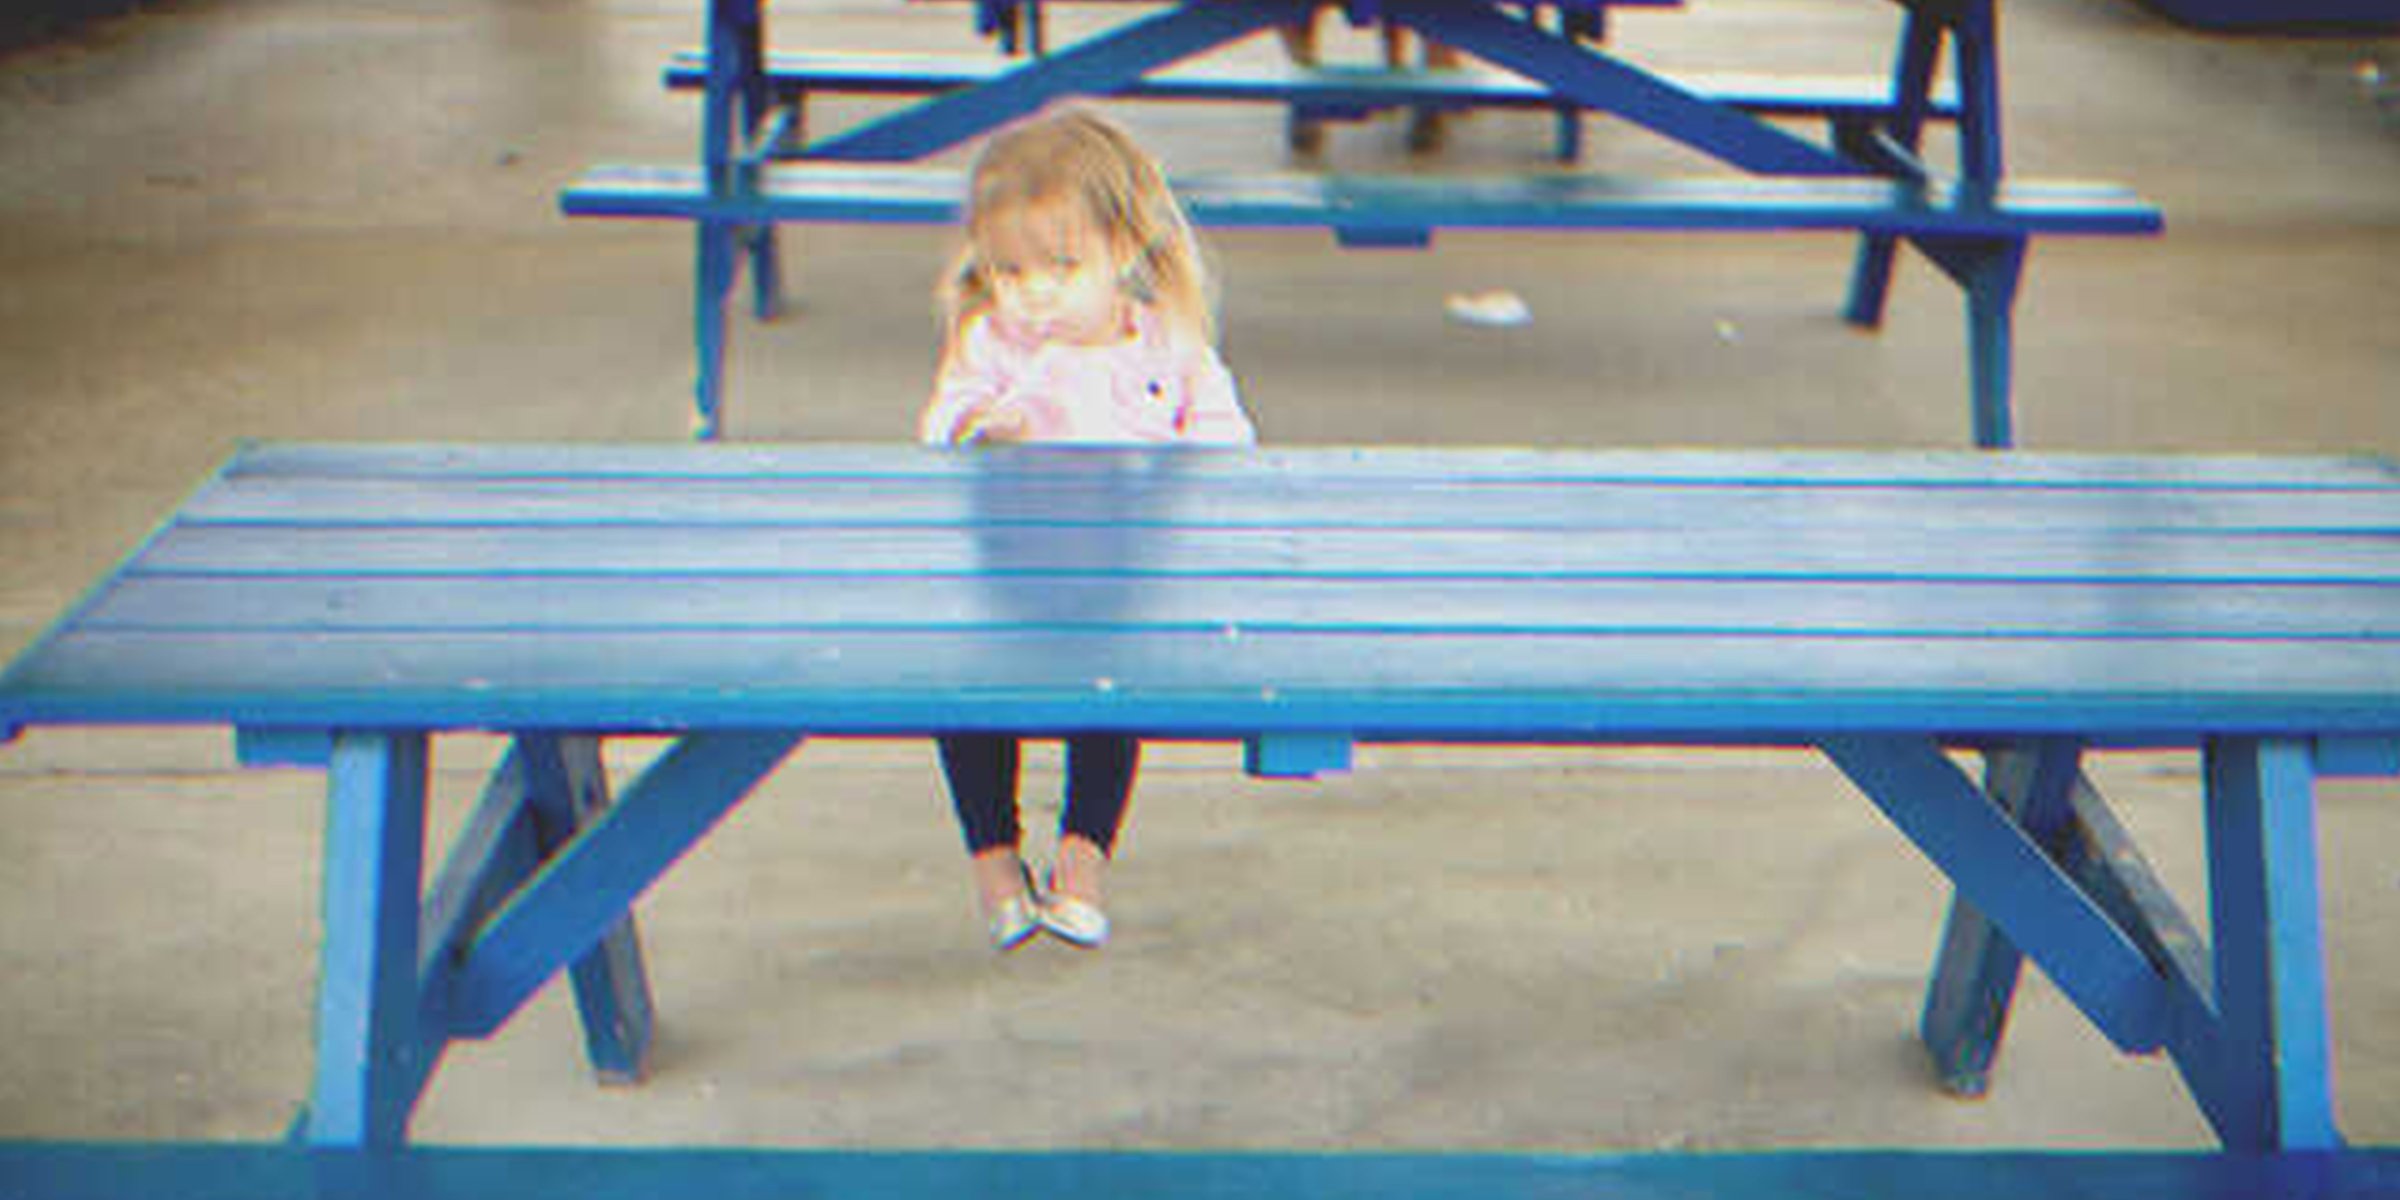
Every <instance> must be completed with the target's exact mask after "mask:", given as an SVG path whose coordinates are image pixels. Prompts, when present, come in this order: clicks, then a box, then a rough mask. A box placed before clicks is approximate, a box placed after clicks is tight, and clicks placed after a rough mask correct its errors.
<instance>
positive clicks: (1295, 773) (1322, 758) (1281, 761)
mask: <svg viewBox="0 0 2400 1200" xmlns="http://www.w3.org/2000/svg"><path fill="white" fill-rule="evenodd" d="M1350 748H1351V741H1350V739H1349V738H1348V737H1347V736H1344V735H1341V734H1307V733H1287V734H1277V735H1274V736H1271V737H1255V738H1251V739H1250V740H1249V742H1248V743H1246V745H1245V748H1244V751H1243V757H1242V769H1243V770H1244V771H1247V772H1249V773H1250V774H1252V775H1256V776H1259V777H1261V778H1265V779H1314V778H1316V777H1317V776H1319V775H1335V774H1340V773H1342V772H1345V771H1348V770H1349V769H1350Z"/></svg>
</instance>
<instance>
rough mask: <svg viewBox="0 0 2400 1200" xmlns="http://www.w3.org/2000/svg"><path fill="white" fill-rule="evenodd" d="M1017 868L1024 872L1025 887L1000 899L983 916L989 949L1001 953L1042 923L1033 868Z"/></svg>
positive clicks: (1037, 930)
mask: <svg viewBox="0 0 2400 1200" xmlns="http://www.w3.org/2000/svg"><path fill="white" fill-rule="evenodd" d="M1020 867H1021V869H1022V870H1023V871H1024V872H1025V890H1023V891H1021V892H1018V893H1017V894H1016V895H1014V896H1010V897H1009V898H1008V899H1006V900H1003V901H1001V902H1000V907H998V908H996V909H993V910H992V915H991V916H990V917H989V918H988V919H987V924H988V926H989V928H990V931H991V935H992V949H994V950H997V951H999V952H1001V953H1002V954H1006V953H1008V952H1009V951H1011V950H1014V949H1016V948H1017V947H1019V946H1022V945H1024V944H1025V943H1026V942H1027V941H1029V940H1031V939H1032V937H1033V935H1035V934H1037V933H1040V932H1041V931H1042V929H1043V927H1044V926H1045V924H1046V922H1044V921H1043V920H1042V895H1041V892H1040V891H1039V890H1037V889H1036V888H1035V887H1034V886H1033V868H1031V867H1023V866H1022V864H1020Z"/></svg>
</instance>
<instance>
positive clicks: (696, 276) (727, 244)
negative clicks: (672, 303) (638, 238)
mask: <svg viewBox="0 0 2400 1200" xmlns="http://www.w3.org/2000/svg"><path fill="white" fill-rule="evenodd" d="M693 224H694V225H695V226H696V227H697V229H698V233H697V235H696V236H697V237H698V239H699V245H698V249H697V253H696V254H695V259H696V262H695V263H694V267H693V272H692V277H693V292H694V295H693V297H692V325H693V340H694V341H695V342H696V343H697V345H698V347H699V352H700V362H699V368H698V371H699V373H698V377H697V378H696V379H695V380H694V381H693V383H692V405H693V407H692V437H693V439H694V440H696V441H702V442H713V441H715V440H717V436H718V435H719V434H720V433H722V432H723V431H724V417H723V415H722V408H721V406H722V404H723V401H724V395H725V300H726V297H727V296H729V295H730V294H731V293H732V292H733V278H734V273H735V271H736V270H737V268H738V267H739V264H740V259H739V257H738V254H737V247H736V246H735V245H734V242H735V229H736V227H735V226H734V225H732V224H730V223H728V222H725V221H712V220H709V219H706V218H702V219H701V220H698V221H695V222H693Z"/></svg>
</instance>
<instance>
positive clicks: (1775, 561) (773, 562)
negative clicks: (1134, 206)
mask: <svg viewBox="0 0 2400 1200" xmlns="http://www.w3.org/2000/svg"><path fill="white" fill-rule="evenodd" d="M261 532H262V531H261V530H258V529H252V528H243V527H228V526H192V527H187V528H185V529H182V530H179V531H177V532H176V533H175V534H174V535H172V536H170V537H168V538H167V539H165V540H163V541H162V542H161V543H160V544H159V545H158V547H157V549H156V550H155V551H154V552H153V553H152V554H151V555H150V556H149V557H148V558H147V559H145V569H144V572H143V573H142V574H141V575H139V576H137V577H128V578H127V582H128V583H129V584H131V583H132V582H133V581H134V580H136V579H138V580H139V582H140V587H141V588H142V589H143V590H147V589H148V588H150V587H151V586H153V585H157V586H199V585H200V584H201V583H202V582H203V581H204V580H205V581H209V582H215V583H220V584H230V583H232V582H234V581H236V580H239V579H244V578H266V577H284V578H287V579H289V580H290V581H291V583H292V586H294V587H304V586H308V581H310V580H314V579H319V578H323V579H325V580H327V581H328V582H330V581H331V580H332V579H335V578H340V579H345V580H353V581H373V582H374V584H375V587H374V590H373V592H372V595H373V596H374V597H376V598H380V597H381V596H382V595H384V594H385V592H384V590H383V589H384V588H385V587H386V586H390V587H398V588H407V587H427V586H435V585H438V584H439V583H440V582H441V581H445V580H451V581H456V580H466V579H480V580H483V581H484V582H485V583H486V584H487V585H489V586H517V587H536V586H541V585H543V584H544V583H546V582H559V583H563V582H565V581H569V580H575V581H581V582H584V583H587V584H590V583H595V582H606V583H610V584H615V583H627V584H634V583H637V582H638V581H642V580H646V579H674V578H682V579H684V580H685V581H686V582H687V583H690V584H692V585H695V586H697V585H699V584H700V583H701V581H703V580H706V581H712V582H714V583H720V584H723V585H726V586H739V585H742V584H745V583H747V582H750V581H754V580H758V579H762V578H773V579H782V578H787V577H791V576H811V575H820V574H826V573H835V574H842V575H847V576H850V577H851V578H853V579H856V580H859V581H861V582H862V583H864V582H866V581H869V580H873V579H875V578H877V577H879V576H886V575H905V574H910V573H915V574H919V575H924V576H933V575H938V574H961V573H971V572H973V571H975V570H977V569H979V568H981V567H983V566H985V565H986V562H987V560H986V558H985V551H984V548H985V547H987V546H989V545H991V544H993V543H994V542H996V541H998V542H1007V543H1009V544H1010V549H1009V556H1010V562H1011V563H1012V565H1013V566H1014V568H1015V569H1016V570H1017V571H1018V572H1020V573H1026V574H1031V573H1044V574H1049V575H1052V576H1056V577H1061V578H1070V577H1073V576H1075V575H1077V574H1078V573H1080V572H1083V571H1087V570H1091V569H1094V568H1097V567H1105V566H1106V565H1108V561H1109V557H1110V556H1109V555H1108V554H1107V553H1105V552H1103V551H1102V550H1099V549H1096V548H1095V547H1093V546H1092V545H1091V544H1090V543H1087V542H1083V541H1077V540H1072V539H1064V538H1055V537H1048V536H1044V535H1043V534H1042V532H1041V531H1038V530H1034V531H1023V532H1022V533H1006V534H1004V533H1002V532H1000V531H994V532H993V534H992V535H991V536H989V537H982V538H979V537H975V536H971V535H968V534H966V533H963V532H961V531H959V530H956V529H943V528H939V527H934V526H925V527H917V528H884V529H865V528H855V527H851V528H845V527H840V526H821V527H817V528H813V529H810V530H809V536H807V537H806V538H801V537H796V536H794V531H793V529H792V528H791V527H789V526H783V527H774V526H738V525H719V524H693V525H686V526H677V525H663V524H662V525H654V526H650V525H645V526H637V527H624V526H619V527H612V528H593V529H588V530H586V531H584V534H583V536H582V537H581V538H578V539H576V540H575V541H574V542H573V543H572V544H562V541H563V539H561V538H559V537H557V536H556V535H555V533H552V532H550V531H547V530H545V529H541V528H518V529H503V528H486V527H475V526H469V525H455V526H440V525H426V526H417V527H401V528H393V529H384V530H370V529H366V528H363V527H353V528H319V529H289V530H286V531H285V532H284V536H283V537H281V538H266V537H261V536H260V533H261ZM1880 532H1881V534H1882V536H1879V537H1872V538H1870V537H1865V536H1861V534H1860V532H1859V531H1857V530H1846V529H1807V528H1798V527H1793V526H1791V525H1789V524H1788V523H1786V524H1779V525H1772V526H1768V527H1765V528H1757V529H1747V530H1742V529H1728V530H1725V531H1722V532H1719V533H1716V534H1714V535H1713V536H1711V537H1710V538H1709V539H1708V540H1706V541H1705V542H1700V543H1685V544H1681V545H1667V544H1664V543H1662V542H1661V540H1660V539H1659V537H1658V535H1657V534H1656V533H1654V532H1651V531H1647V530H1642V529H1580V530H1575V531H1573V533H1572V535H1571V536H1560V537H1555V538H1553V539H1552V544H1551V546H1550V547H1549V549H1548V551H1547V552H1546V553H1542V554H1530V553H1529V552H1528V551H1529V546H1528V539H1526V538H1524V537H1522V536H1519V535H1517V534H1515V533H1512V532H1510V531H1506V530H1499V531H1473V530H1455V531H1448V532H1437V531H1424V530H1420V531H1416V532H1415V534H1414V536H1413V537H1411V536H1408V535H1407V534H1406V532H1405V531H1402V530H1397V529H1389V530H1386V529H1341V528H1331V527H1328V528H1318V529H1289V530H1281V531H1278V530H1274V529H1269V528H1264V527H1253V528H1246V529H1244V528H1214V527H1212V528H1201V527H1189V528H1182V529H1178V530H1177V531H1176V532H1175V534H1174V536H1173V537H1172V538H1171V539H1161V540H1162V542H1164V543H1165V544H1162V545H1160V546H1159V547H1158V548H1157V550H1156V552H1154V553H1151V554H1147V555H1145V556H1144V558H1143V560H1142V563H1141V568H1142V574H1144V575H1146V576H1150V577H1153V578H1164V577H1170V576H1189V577H1193V578H1195V579H1206V578H1209V577H1211V576H1212V575H1214V574H1216V573H1218V572H1223V571H1228V570H1234V569H1238V568H1240V567H1242V566H1245V565H1249V564H1254V563H1256V562H1258V561H1260V560H1261V559H1262V558H1265V557H1271V556H1273V555H1275V554H1277V553H1282V554H1284V555H1286V556H1288V557H1289V558H1290V559H1291V560H1292V561H1293V562H1295V563H1302V564H1306V569H1307V570H1308V571H1309V572H1310V574H1307V575H1300V574H1297V573H1295V574H1294V575H1292V576H1289V577H1288V578H1290V579H1291V580H1292V581H1293V582H1300V581H1304V580H1308V579H1316V580H1343V579H1347V580H1367V579H1373V578H1375V577H1379V576H1390V575H1415V576H1420V577H1422V575H1423V567H1424V564H1425V563H1426V562H1428V561H1442V562H1446V563H1448V564H1450V565H1451V566H1452V567H1453V569H1454V574H1456V575H1457V576H1459V577H1460V578H1459V582H1461V583H1470V582H1472V581H1475V580H1507V579H1516V580H1551V581H1559V580H1579V579H1580V580H1639V579H1658V580H1708V579H1725V578H1727V577H1728V576H1729V575H1731V574H1736V573H1738V574H1740V575H1741V576H1742V577H1743V578H1746V579H1748V580H1751V581H1754V582H1758V583H1765V582H1771V581H1777V580H1792V581H1820V582H1824V583H1828V584H1847V583H1873V582H1879V581H1894V582H1905V581H1912V580H1913V581H1920V582H1924V583H1969V582H1973V583H2023V584H2028V585H2042V584H2060V585H2075V584H2081V583H2090V582H2096V581H2101V580H2115V581H2117V582H2120V583H2125V584H2132V585H2143V586H2147V585H2168V584H2173V585H2184V586H2185V587H2187V588H2193V589H2197V588H2206V587H2211V586H2218V585H2222V586H2229V587H2230V586H2255V587H2266V588H2276V589H2281V590H2286V591H2288V590H2291V589H2292V588H2293V587H2295V586H2296V585H2301V584H2304V583H2306V582H2308V581H2312V580H2314V581H2317V582H2319V583H2321V584H2322V585H2323V586H2325V587H2329V588H2336V589H2350V588H2356V587H2362V586H2368V585H2376V584H2391V583H2400V543H2395V542H2394V541H2393V540H2392V539H2378V538H2375V537H2372V536H2365V537H2328V538H2289V537H2216V536H2191V535H2189V534H2186V533H2182V532H2178V531H2171V530H2161V531H2140V530H2127V531H2122V532H2119V533H2114V534H2112V533H2109V532H2107V531H2106V530H2104V529H2100V528H2090V527H2087V528H2080V529H2062V530H2059V531H2057V532H2051V531H2047V530H2040V529H2013V530H2010V529H2000V530H1995V529H1982V530H1978V531H1977V532H1976V535H1975V537H1976V553H1975V554H1973V555H1960V554H1957V553H1955V551H1956V545H1955V544H1954V543H1952V542H1950V541H1948V540H1947V538H1946V535H1943V534H1940V533H1938V532H1929V531H1927V530H1924V529H1908V528H1899V527H1895V528H1891V529H1888V530H1882V531H1880ZM618 594H621V595H624V596H625V597H626V598H627V599H628V600H629V601H630V600H632V599H633V598H634V597H635V596H637V595H638V594H639V593H638V592H636V591H625V592H621V593H618ZM133 595H134V590H133V589H132V588H131V587H128V588H126V589H125V590H123V591H121V592H119V593H116V594H114V595H112V597H111V599H110V600H109V602H108V603H109V606H110V611H111V612H119V611H122V610H121V609H120V608H118V606H119V605H121V604H125V603H129V602H131V598H132V596H133ZM352 595H353V596H355V595H356V594H355V593H353V594H352ZM359 602H360V600H359V599H344V600H341V601H338V602H336V603H337V604H338V605H339V607H338V608H335V609H329V610H327V612H326V613H325V614H324V615H323V616H324V619H326V620H328V621H331V620H337V619H339V617H340V616H341V615H343V614H346V613H349V612H353V611H355V606H356V605H357V604H358V603H359Z"/></svg>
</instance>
